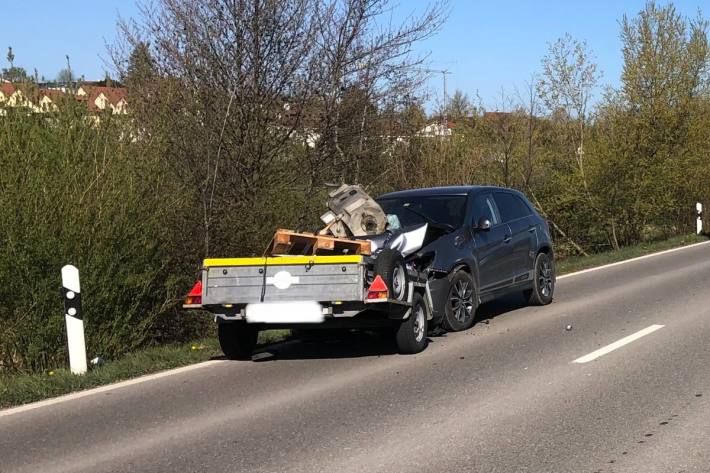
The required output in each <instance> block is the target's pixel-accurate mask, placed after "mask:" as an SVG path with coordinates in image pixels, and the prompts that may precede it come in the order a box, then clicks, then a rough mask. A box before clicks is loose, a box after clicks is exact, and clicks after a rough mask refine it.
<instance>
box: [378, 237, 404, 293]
mask: <svg viewBox="0 0 710 473" xmlns="http://www.w3.org/2000/svg"><path fill="white" fill-rule="evenodd" d="M373 269H374V271H375V276H380V277H381V278H382V279H383V280H384V282H385V284H387V289H388V290H389V292H390V297H391V298H392V299H396V300H398V301H406V300H407V289H408V287H409V280H408V277H407V268H406V267H405V266H404V258H403V257H402V254H401V253H400V252H399V251H396V250H392V249H390V248H385V249H383V250H382V251H380V253H379V254H378V255H377V259H376V260H375V265H374V268H373Z"/></svg>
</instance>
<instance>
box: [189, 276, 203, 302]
mask: <svg viewBox="0 0 710 473" xmlns="http://www.w3.org/2000/svg"><path fill="white" fill-rule="evenodd" d="M185 304H186V305H193V304H202V281H197V282H196V283H195V285H194V286H192V289H190V292H188V293H187V297H186V298H185Z"/></svg>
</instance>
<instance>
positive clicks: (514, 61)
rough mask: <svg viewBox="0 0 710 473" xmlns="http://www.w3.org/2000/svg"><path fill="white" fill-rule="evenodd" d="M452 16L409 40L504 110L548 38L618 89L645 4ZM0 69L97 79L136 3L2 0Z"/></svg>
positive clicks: (488, 10)
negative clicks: (631, 22) (583, 55)
mask: <svg viewBox="0 0 710 473" xmlns="http://www.w3.org/2000/svg"><path fill="white" fill-rule="evenodd" d="M449 1H450V15H449V19H448V21H447V22H446V24H445V25H444V26H443V27H442V29H441V31H440V32H439V33H438V34H437V35H436V36H435V37H433V38H431V39H429V40H427V41H425V42H422V43H420V44H418V45H417V46H416V51H417V52H418V53H419V54H427V55H428V64H429V67H430V68H431V69H446V70H448V71H450V72H451V74H449V75H448V76H447V88H448V91H449V95H451V93H453V91H454V90H456V89H460V90H461V91H463V92H465V93H466V94H468V95H469V96H470V97H475V96H480V97H481V99H482V100H483V103H484V105H485V106H486V108H487V109H489V110H490V109H501V110H502V109H505V108H506V107H505V106H504V102H503V101H502V100H501V98H500V97H501V89H502V90H503V91H504V93H505V94H506V95H508V96H515V94H516V93H517V91H518V90H519V91H520V93H523V90H524V89H525V86H526V82H529V81H530V80H531V77H532V75H533V74H537V73H539V71H540V69H541V67H540V61H541V59H542V58H543V56H544V55H545V53H546V51H547V48H548V43H550V42H553V41H555V40H556V39H557V38H559V37H561V36H563V35H564V34H565V33H570V34H571V35H572V36H573V37H575V38H577V39H583V40H586V41H587V44H588V45H589V47H590V48H591V50H592V51H593V53H594V55H595V57H596V62H597V63H598V65H599V67H600V69H601V70H602V71H603V73H604V77H603V79H602V82H603V83H604V84H610V85H613V86H615V85H618V83H619V77H620V74H621V69H622V56H621V41H620V39H619V21H620V19H621V18H622V16H623V15H624V14H627V15H628V16H633V15H635V14H636V13H638V11H639V10H641V9H642V8H643V6H644V4H645V0H616V1H614V0H584V1H577V0H567V1H564V0H496V1H491V0H488V1H479V0H449ZM0 3H2V8H0V15H1V16H0V67H7V61H6V59H5V56H6V51H7V46H12V48H13V51H14V54H15V65H18V66H21V67H24V68H25V69H27V71H28V73H30V74H32V73H33V70H34V69H35V68H37V70H38V73H39V75H40V76H45V77H46V78H47V79H54V78H56V76H57V73H58V72H59V71H60V70H61V69H62V68H64V67H66V59H65V55H69V57H70V60H71V65H72V69H73V70H74V71H75V72H76V73H77V74H78V75H82V74H83V75H84V77H85V78H86V79H88V80H91V79H94V80H100V79H103V78H104V75H105V71H106V70H110V66H108V65H107V64H106V61H107V57H108V55H107V53H106V43H107V42H109V43H110V42H112V41H113V40H114V38H115V35H116V19H117V17H118V15H121V16H123V17H125V18H130V17H134V16H137V14H138V8H137V6H136V4H135V2H134V0H23V1H20V2H17V1H10V0H0ZM393 4H394V11H393V17H394V19H395V20H397V19H401V18H405V17H406V16H407V15H409V14H412V13H414V14H416V13H417V12H421V11H422V10H423V9H424V8H425V6H426V5H427V4H428V1H426V0H394V2H393ZM674 4H675V5H676V8H677V9H678V10H679V11H680V12H681V13H682V14H683V15H686V16H695V14H696V12H697V11H698V9H700V10H702V11H703V12H704V14H705V15H706V16H710V0H676V1H675V2H674ZM428 90H429V92H430V95H431V97H432V98H431V102H430V104H431V103H436V102H437V101H439V102H440V101H441V99H442V97H443V81H442V77H441V75H439V74H437V75H435V76H433V77H432V78H431V80H430V81H429V84H428Z"/></svg>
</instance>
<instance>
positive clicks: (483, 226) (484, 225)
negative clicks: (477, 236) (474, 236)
mask: <svg viewBox="0 0 710 473" xmlns="http://www.w3.org/2000/svg"><path fill="white" fill-rule="evenodd" d="M490 229H491V221H490V220H488V219H487V218H486V217H481V218H479V219H478V225H477V226H476V230H482V231H484V232H485V231H488V230H490Z"/></svg>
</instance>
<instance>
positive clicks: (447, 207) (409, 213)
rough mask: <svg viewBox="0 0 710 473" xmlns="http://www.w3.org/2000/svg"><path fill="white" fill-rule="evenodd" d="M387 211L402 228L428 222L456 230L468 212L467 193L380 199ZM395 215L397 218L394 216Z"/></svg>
mask: <svg viewBox="0 0 710 473" xmlns="http://www.w3.org/2000/svg"><path fill="white" fill-rule="evenodd" d="M377 202H378V203H379V204H380V206H381V207H382V209H383V210H384V211H385V213H386V214H387V215H388V216H389V217H388V220H389V221H390V225H391V224H392V222H393V221H396V222H398V223H399V226H400V227H402V228H406V227H410V226H413V225H421V224H423V223H428V224H430V225H432V226H439V227H445V228H447V229H449V230H454V229H456V228H458V227H460V226H461V224H462V223H463V221H464V218H465V214H466V196H465V195H429V196H415V197H393V198H384V199H378V200H377ZM392 216H394V217H395V218H392Z"/></svg>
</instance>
